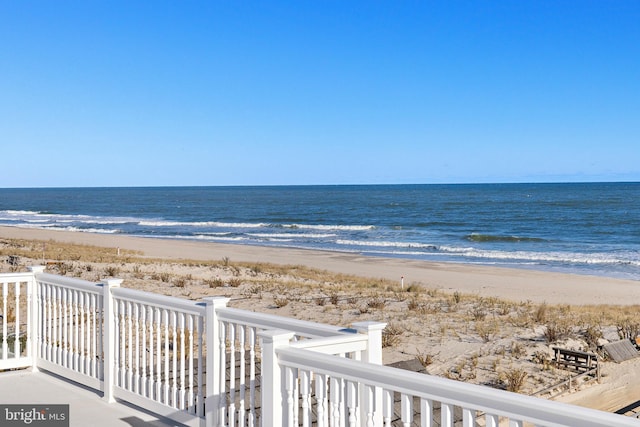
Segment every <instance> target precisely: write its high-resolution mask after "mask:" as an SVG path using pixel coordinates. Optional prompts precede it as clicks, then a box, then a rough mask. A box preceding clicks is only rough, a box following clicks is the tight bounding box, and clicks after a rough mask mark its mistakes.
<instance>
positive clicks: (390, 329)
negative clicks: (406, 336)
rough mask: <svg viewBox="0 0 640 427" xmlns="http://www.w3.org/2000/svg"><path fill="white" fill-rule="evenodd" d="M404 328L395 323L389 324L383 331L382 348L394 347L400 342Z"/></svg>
mask: <svg viewBox="0 0 640 427" xmlns="http://www.w3.org/2000/svg"><path fill="white" fill-rule="evenodd" d="M401 336H402V328H400V327H399V326H398V325H395V324H389V325H387V327H386V328H384V330H383V331H382V348H386V347H393V346H395V345H397V344H398V343H399V342H400V337H401Z"/></svg>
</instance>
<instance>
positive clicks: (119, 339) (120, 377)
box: [114, 301, 125, 387]
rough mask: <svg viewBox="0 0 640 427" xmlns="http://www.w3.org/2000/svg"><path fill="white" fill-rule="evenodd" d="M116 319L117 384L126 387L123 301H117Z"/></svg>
mask: <svg viewBox="0 0 640 427" xmlns="http://www.w3.org/2000/svg"><path fill="white" fill-rule="evenodd" d="M114 308H115V310H116V313H115V319H116V344H115V349H116V351H115V353H116V357H115V366H116V378H117V379H116V385H118V386H120V387H124V375H125V372H124V360H125V355H124V346H123V342H124V341H125V340H124V338H123V337H124V336H125V334H124V332H125V331H124V326H125V325H124V315H123V308H124V303H123V302H122V301H116V304H115V307H114Z"/></svg>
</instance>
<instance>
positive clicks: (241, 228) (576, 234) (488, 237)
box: [0, 183, 640, 280]
mask: <svg viewBox="0 0 640 427" xmlns="http://www.w3.org/2000/svg"><path fill="white" fill-rule="evenodd" d="M0 225H4V226H12V227H27V228H42V229H53V230H68V231H75V232H79V233H81V232H86V233H109V234H125V235H131V236H142V237H148V238H168V239H190V240H199V241H206V242H220V243H231V244H243V245H259V246H268V247H273V246H275V247H289V248H308V249H320V250H329V251H339V252H348V253H358V254H363V255H368V256H381V257H398V258H411V259H421V260H429V261H437V262H462V263H474V264H485V265H496V266H505V267H515V268H526V269H536V270H545V271H558V272H569V273H577V274H589V275H598V276H606V277H618V278H626V279H634V280H640V183H572V184H570V183H561V184H468V185H464V184H456V185H339V186H255V187H144V188H34V189H0Z"/></svg>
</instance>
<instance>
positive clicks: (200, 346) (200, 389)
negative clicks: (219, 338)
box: [196, 316, 213, 417]
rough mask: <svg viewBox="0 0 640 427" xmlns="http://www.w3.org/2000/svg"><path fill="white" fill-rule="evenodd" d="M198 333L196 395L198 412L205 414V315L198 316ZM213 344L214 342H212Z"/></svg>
mask: <svg viewBox="0 0 640 427" xmlns="http://www.w3.org/2000/svg"><path fill="white" fill-rule="evenodd" d="M196 327H197V330H196V335H197V337H198V378H197V381H198V394H197V396H196V414H197V415H198V416H199V417H202V416H204V394H203V388H204V387H203V378H204V375H203V372H202V371H203V370H204V363H205V362H204V352H203V347H204V333H203V332H204V317H202V316H198V319H197V323H196ZM212 345H213V344H212Z"/></svg>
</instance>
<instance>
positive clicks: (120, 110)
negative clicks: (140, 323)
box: [0, 0, 640, 187]
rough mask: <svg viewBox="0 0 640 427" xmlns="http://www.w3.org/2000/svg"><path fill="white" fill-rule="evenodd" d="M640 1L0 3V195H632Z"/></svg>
mask: <svg viewBox="0 0 640 427" xmlns="http://www.w3.org/2000/svg"><path fill="white" fill-rule="evenodd" d="M639 23H640V2H638V1H637V0H632V1H624V0H616V1H606V0H599V1H588V0H582V1H572V2H568V1H543V0H539V1H523V0H512V1H456V0H452V1H439V2H435V1H422V2H418V1H400V0H399V1H374V0H371V1H345V0H339V1H330V0H329V1H304V0H301V1H286V2H284V1H273V2H257V1H255V2H248V1H201V2H198V1H161V0H157V1H148V2H145V1H133V2H130V1H126V2H124V1H122V2H118V1H77V2H74V1H28V0H26V1H11V0H0V40H2V42H1V43H0V76H1V78H0V139H1V145H0V147H1V151H0V158H2V159H3V160H4V161H3V162H2V165H3V166H2V169H1V172H0V187H51V186H63V187H74V186H156V185H257V184H366V183H458V182H465V183H467V182H548V181H625V180H631V181H638V180H640V24H639Z"/></svg>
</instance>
